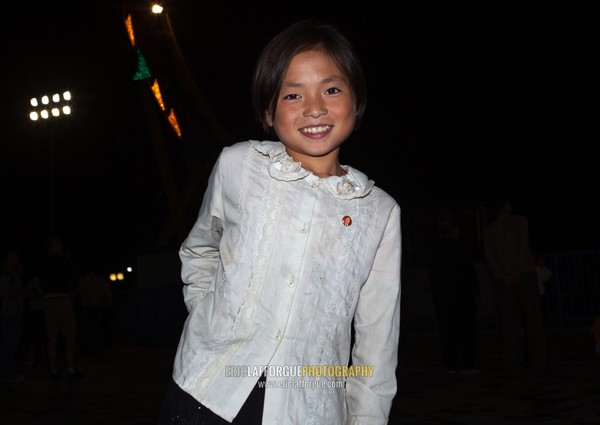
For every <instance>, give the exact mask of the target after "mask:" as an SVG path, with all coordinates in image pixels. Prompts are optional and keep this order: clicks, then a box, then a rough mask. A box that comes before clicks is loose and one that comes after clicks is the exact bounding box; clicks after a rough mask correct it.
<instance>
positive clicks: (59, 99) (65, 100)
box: [29, 90, 71, 232]
mask: <svg viewBox="0 0 600 425" xmlns="http://www.w3.org/2000/svg"><path fill="white" fill-rule="evenodd" d="M29 104H30V105H31V108H32V109H31V110H30V112H29V119H30V120H31V121H38V120H40V119H41V120H42V121H46V120H48V119H49V118H59V117H61V116H64V115H71V92H70V91H68V90H67V91H64V92H63V93H62V94H59V93H54V94H53V95H52V96H48V95H43V96H40V97H39V98H37V97H33V98H31V99H30V100H29ZM48 171H49V173H50V178H49V179H48V183H49V191H50V193H49V198H50V199H49V203H50V232H54V230H55V229H54V138H53V137H51V138H50V146H49V154H48Z"/></svg>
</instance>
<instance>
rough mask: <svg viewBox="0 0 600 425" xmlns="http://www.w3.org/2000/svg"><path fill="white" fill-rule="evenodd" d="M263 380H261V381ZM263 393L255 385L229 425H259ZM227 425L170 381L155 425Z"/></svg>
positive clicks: (262, 390)
mask: <svg viewBox="0 0 600 425" xmlns="http://www.w3.org/2000/svg"><path fill="white" fill-rule="evenodd" d="M263 380H264V379H263V378H261V381H263ZM264 392H265V390H264V388H262V387H259V385H258V384H257V385H256V386H255V387H254V389H253V390H252V392H251V393H250V396H248V399H247V400H246V402H245V403H244V405H243V406H242V410H240V412H239V413H238V415H237V416H236V418H235V419H234V420H233V422H231V423H233V424H235V425H260V423H261V422H262V413H263V403H264V396H265V394H264ZM229 423H230V422H228V421H226V420H225V419H223V418H221V417H220V416H218V415H216V414H214V413H213V412H212V411H211V410H209V409H207V408H206V407H204V406H203V405H202V404H200V403H199V402H198V401H197V400H196V399H195V398H194V397H192V396H191V395H189V394H188V393H186V392H185V391H183V390H182V389H181V388H179V386H178V385H177V384H176V383H175V381H173V380H172V379H171V382H170V383H169V386H168V388H167V394H166V396H165V399H164V402H163V405H162V409H161V411H160V414H159V417H158V422H157V425H222V424H229Z"/></svg>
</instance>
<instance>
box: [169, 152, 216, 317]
mask: <svg viewBox="0 0 600 425" xmlns="http://www.w3.org/2000/svg"><path fill="white" fill-rule="evenodd" d="M220 161H221V157H219V159H218V160H217V162H216V164H215V166H214V167H213V170H212V172H211V175H210V177H209V179H208V186H207V189H206V192H205V193H204V198H203V200H202V205H201V207H200V212H199V213H198V217H197V219H196V222H195V223H194V226H193V227H192V230H191V231H190V233H189V234H188V236H187V238H186V239H185V240H184V241H183V243H182V244H181V247H180V249H179V258H180V259H181V279H182V281H183V284H184V287H183V297H184V301H185V304H186V306H187V309H188V311H190V310H191V309H192V308H193V307H194V306H195V305H196V304H197V303H198V302H200V301H201V300H202V299H203V298H204V297H205V296H206V294H207V292H209V290H210V289H211V284H212V279H213V276H214V275H215V273H216V270H217V267H218V265H219V258H220V253H219V243H220V241H221V235H222V233H223V228H222V225H221V217H222V203H221V175H220V168H221V167H220Z"/></svg>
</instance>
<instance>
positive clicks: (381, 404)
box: [346, 205, 402, 425]
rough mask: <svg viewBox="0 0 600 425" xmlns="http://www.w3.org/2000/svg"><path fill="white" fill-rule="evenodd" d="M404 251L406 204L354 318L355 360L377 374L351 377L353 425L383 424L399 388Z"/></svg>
mask: <svg viewBox="0 0 600 425" xmlns="http://www.w3.org/2000/svg"><path fill="white" fill-rule="evenodd" d="M401 250H402V248H401V229H400V207H399V206H398V205H396V206H395V207H394V208H393V209H392V210H391V213H390V215H389V217H388V223H387V226H386V229H385V233H384V235H383V238H382V241H381V243H380V245H379V248H378V250H377V253H376V257H375V261H374V263H373V267H372V270H371V273H370V275H369V278H368V280H367V282H366V283H365V285H364V286H363V288H362V289H361V291H360V298H359V301H358V305H357V309H356V314H355V317H354V329H355V343H354V346H353V349H352V364H353V365H355V366H373V374H372V376H357V377H351V378H348V381H347V386H346V402H347V407H348V420H347V424H348V425H359V424H370V425H374V424H378V425H379V424H381V425H383V424H387V422H388V419H389V413H390V410H391V406H392V401H393V399H394V396H395V395H396V390H397V383H396V366H397V364H398V342H399V337H400V268H401V266H400V262H401Z"/></svg>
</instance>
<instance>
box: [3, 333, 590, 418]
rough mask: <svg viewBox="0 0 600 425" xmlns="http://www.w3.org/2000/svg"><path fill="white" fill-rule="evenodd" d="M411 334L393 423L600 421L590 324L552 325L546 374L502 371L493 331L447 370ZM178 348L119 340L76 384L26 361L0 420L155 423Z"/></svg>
mask: <svg viewBox="0 0 600 425" xmlns="http://www.w3.org/2000/svg"><path fill="white" fill-rule="evenodd" d="M405 338H406V340H405V343H406V344H405V347H406V350H405V352H403V353H402V356H401V358H400V363H399V368H398V378H399V391H398V395H397V397H396V399H395V402H394V406H393V410H392V415H391V418H390V424H410V425H430V424H431V425H433V424H436V425H440V424H453V425H457V424H477V425H495V424H503V425H504V424H506V425H512V424H515V425H518V424H538V423H539V424H542V423H543V424H552V425H554V424H569V425H575V424H582V425H592V424H594V425H598V424H600V358H598V357H597V356H596V355H595V353H594V347H593V342H592V339H591V336H590V335H589V334H588V333H587V329H584V328H581V329H579V328H577V329H567V330H552V331H550V332H549V345H550V346H549V348H550V352H549V354H550V356H549V359H550V371H549V373H548V375H547V376H545V377H542V378H536V377H534V376H533V375H531V374H529V373H527V372H525V373H523V375H522V376H520V377H518V378H515V379H507V378H505V377H504V376H503V375H502V374H501V373H500V369H499V354H500V352H499V350H500V345H499V340H498V335H497V332H496V331H494V330H486V331H482V332H481V333H480V337H479V356H480V366H481V369H482V372H481V373H480V374H477V375H447V374H446V373H444V372H443V370H442V368H441V367H440V365H439V351H438V348H437V339H436V333H435V331H434V330H418V331H417V330H411V331H409V333H408V334H407V335H405ZM174 350H175V346H174V344H168V345H157V344H140V343H126V342H119V343H117V344H115V346H114V348H113V349H112V350H111V351H109V352H104V353H101V354H96V355H88V356H80V369H81V372H83V373H84V374H85V378H84V379H82V380H79V381H75V382H64V381H59V382H51V381H50V380H49V379H48V375H47V370H46V369H47V366H46V365H45V364H31V363H29V364H28V363H24V364H23V367H24V369H26V372H27V379H26V380H25V381H24V382H22V383H20V384H11V385H8V384H0V385H1V386H0V424H1V425H32V424H36V425H70V424H83V425H96V424H98V425H108V424H110V425H153V424H154V421H155V418H156V415H157V412H158V409H159V406H160V403H161V400H162V397H163V394H164V390H165V388H166V385H167V382H168V380H169V376H170V370H171V363H172V359H173V354H174ZM324 425H326V424H324ZM327 425H328V424H327Z"/></svg>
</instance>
